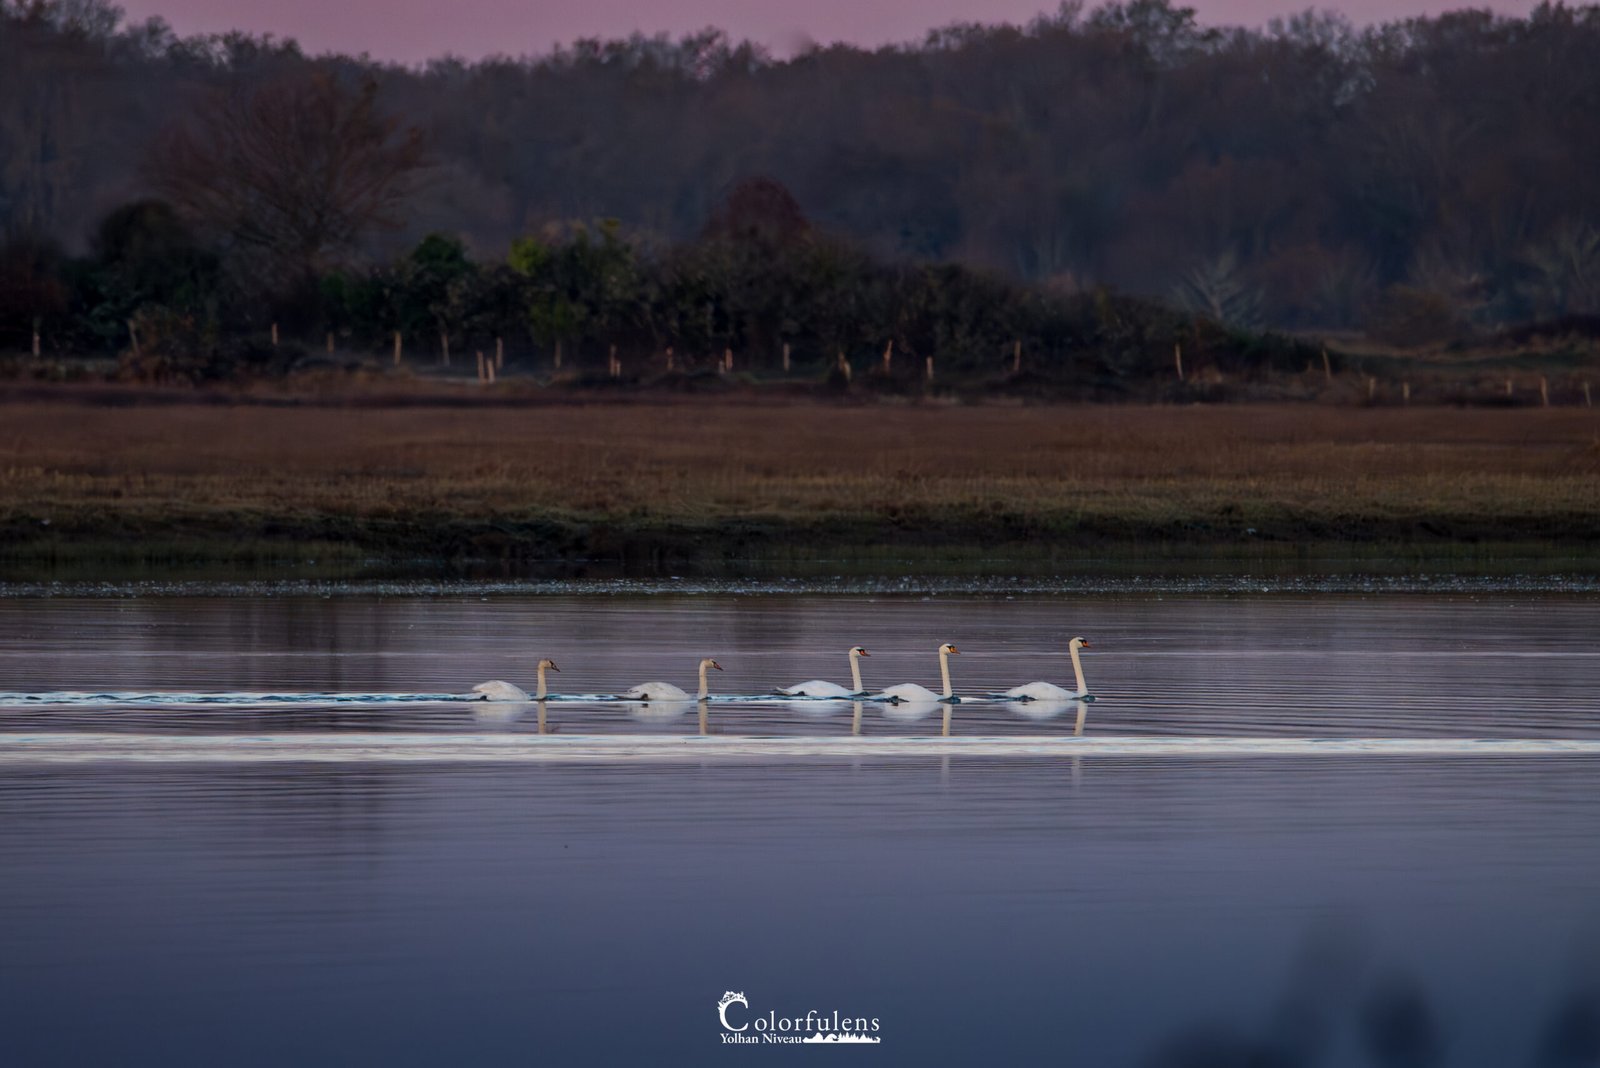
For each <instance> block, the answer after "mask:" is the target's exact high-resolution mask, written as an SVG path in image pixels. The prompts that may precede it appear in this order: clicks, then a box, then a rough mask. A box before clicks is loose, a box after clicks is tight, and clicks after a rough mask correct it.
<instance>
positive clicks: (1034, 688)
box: [1000, 638, 1089, 701]
mask: <svg viewBox="0 0 1600 1068" xmlns="http://www.w3.org/2000/svg"><path fill="white" fill-rule="evenodd" d="M1087 648H1089V642H1088V641H1087V640H1086V639H1084V638H1074V639H1072V640H1071V641H1070V642H1068V643H1067V651H1068V652H1070V653H1071V654H1072V673H1073V674H1074V675H1076V676H1077V677H1078V691H1077V692H1076V693H1074V692H1072V691H1071V690H1063V689H1062V688H1061V687H1059V686H1057V685H1056V684H1055V683H1053V682H1030V683H1028V684H1027V685H1026V686H1016V687H1013V688H1012V689H1009V690H1007V691H1006V692H1005V693H1003V694H1001V695H1000V696H1001V697H1009V698H1011V699H1012V700H1013V701H1076V700H1078V699H1079V698H1080V697H1087V696H1088V694H1089V687H1088V686H1087V685H1086V684H1085V683H1084V681H1083V661H1081V660H1079V659H1078V650H1079V649H1087Z"/></svg>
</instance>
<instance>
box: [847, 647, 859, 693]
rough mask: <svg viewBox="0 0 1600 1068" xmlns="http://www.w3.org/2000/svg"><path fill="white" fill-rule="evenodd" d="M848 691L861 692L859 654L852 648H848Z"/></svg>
mask: <svg viewBox="0 0 1600 1068" xmlns="http://www.w3.org/2000/svg"><path fill="white" fill-rule="evenodd" d="M850 682H851V687H850V692H851V693H860V692H861V654H859V653H857V652H856V651H855V650H854V649H852V650H850Z"/></svg>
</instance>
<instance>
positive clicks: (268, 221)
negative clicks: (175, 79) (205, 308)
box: [148, 72, 428, 285]
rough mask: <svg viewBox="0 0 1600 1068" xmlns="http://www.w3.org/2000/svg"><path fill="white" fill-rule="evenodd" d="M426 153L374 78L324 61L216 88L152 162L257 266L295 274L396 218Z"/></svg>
mask: <svg viewBox="0 0 1600 1068" xmlns="http://www.w3.org/2000/svg"><path fill="white" fill-rule="evenodd" d="M427 164H428V154H427V150H426V148H425V147H424V144H423V138H422V134H421V131H419V130H418V129H416V128H415V127H408V128H402V127H401V125H400V123H399V122H398V121H397V120H396V119H394V118H392V117H389V116H387V115H384V114H383V113H382V112H381V111H380V110H379V108H378V104H377V86H376V85H375V84H374V83H373V82H371V81H368V82H366V83H364V84H362V85H361V86H360V87H359V88H357V89H354V90H351V89H349V88H347V87H346V86H344V85H343V84H341V83H340V82H339V81H338V80H337V79H336V78H334V77H332V76H330V75H328V74H326V73H322V72H316V73H312V74H309V75H306V74H300V75H294V76H289V77H285V78H281V79H279V80H276V81H272V82H269V83H267V84H265V85H262V86H260V87H258V88H255V89H254V90H249V91H246V90H234V91H229V92H224V93H221V94H219V95H217V96H215V97H213V98H211V99H210V100H208V101H207V102H206V103H205V104H204V105H202V106H201V107H200V108H199V110H198V111H197V113H196V115H195V116H194V118H193V119H192V120H191V121H190V122H188V123H185V124H183V125H180V126H178V127H176V128H175V129H173V130H171V131H170V132H169V133H168V134H167V135H166V136H165V137H164V138H162V139H161V140H160V141H159V142H158V146H157V148H156V150H155V152H154V153H153V155H152V156H151V157H150V160H149V163H148V172H149V175H150V178H151V180H152V181H153V182H154V184H155V185H156V187H157V189H158V190H159V191H160V192H161V194H162V195H163V196H165V197H166V198H167V199H168V200H169V201H171V203H172V204H173V205H174V206H175V207H176V208H177V209H178V210H179V211H180V212H182V213H184V214H185V215H187V216H189V217H190V218H191V219H193V220H194V221H195V222H196V223H198V224H199V225H200V226H202V227H203V228H205V229H207V230H209V231H211V232H213V233H215V234H216V235H218V236H220V237H221V238H223V240H224V241H225V242H226V243H227V244H228V245H229V246H231V249H230V250H231V251H233V252H235V253H236V254H238V255H240V256H241V257H242V258H243V259H245V260H246V261H247V262H248V263H249V264H250V266H251V268H252V269H255V270H261V271H264V272H265V273H266V275H267V276H268V277H269V278H270V279H271V281H272V282H274V283H276V284H279V285H292V284H294V283H296V282H298V281H300V280H301V279H304V278H305V277H307V276H309V275H311V274H313V273H315V272H318V271H322V270H325V269H327V268H328V267H330V266H333V265H335V264H336V263H337V261H338V260H339V259H340V258H341V257H343V256H344V255H345V254H346V253H348V252H349V251H350V250H352V249H354V248H355V247H356V246H357V245H358V244H359V242H360V240H361V238H362V237H363V236H364V235H365V234H367V233H368V232H369V231H371V230H374V229H381V228H393V227H396V226H398V225H400V222H401V216H400V209H401V208H402V206H403V205H404V203H405V201H406V199H407V198H408V197H409V196H410V194H411V193H412V191H413V190H414V188H415V186H416V180H417V178H418V176H419V174H420V172H421V171H422V170H423V168H424V167H426V166H427Z"/></svg>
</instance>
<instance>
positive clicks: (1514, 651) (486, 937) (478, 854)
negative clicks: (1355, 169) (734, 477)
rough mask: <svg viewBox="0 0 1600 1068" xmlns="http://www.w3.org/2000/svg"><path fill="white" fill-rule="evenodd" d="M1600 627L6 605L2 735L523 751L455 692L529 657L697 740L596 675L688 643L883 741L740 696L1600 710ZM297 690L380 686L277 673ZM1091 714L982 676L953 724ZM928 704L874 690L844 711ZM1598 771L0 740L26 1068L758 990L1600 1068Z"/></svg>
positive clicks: (586, 1021)
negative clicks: (398, 751)
mask: <svg viewBox="0 0 1600 1068" xmlns="http://www.w3.org/2000/svg"><path fill="white" fill-rule="evenodd" d="M1597 634H1600V598H1596V597H1595V596H1593V595H1592V594H1580V595H1563V594H1552V593H1537V592H1533V593H1525V592H1509V591H1502V592H1492V591H1491V592H1479V593H1475V594H1466V593H1463V594H1457V595H1450V596H1433V595H1421V594H1414V593H1412V594H1379V593H1374V594H1368V595H1361V596H1354V595H1331V594H1305V595H1284V594H1278V595H1268V596H1262V595H1250V594H1232V595H1228V596H1218V595H1204V594H1184V593H1169V594H1165V595H1160V596H1154V595H1137V594H1133V593H1127V594H1084V593H1081V592H1080V593H1073V594H1071V595H1051V594H1047V593H1027V594H1013V595H1006V594H1001V593H985V594H981V595H972V594H966V595H963V594H959V593H954V594H939V595H936V596H928V595H921V594H911V595H890V594H882V595H871V596H868V595H848V594H838V595H829V596H810V595H799V594H783V595H777V594H755V593H752V594H741V593H716V594H703V595H699V596H674V595H671V594H655V595H648V596H645V595H632V594H628V595H615V594H608V593H604V592H597V591H589V592H585V593H583V594H581V595H578V594H574V595H562V594H560V593H552V594H540V595H526V594H525V595H519V594H515V593H497V594H493V595H482V594H479V593H477V592H457V593H452V592H450V591H448V590H446V591H443V592H436V593H432V594H429V595H400V594H394V595H388V596H370V595H361V594H357V593H343V594H340V595H337V596H326V597H324V596H294V595H285V596H272V595H263V594H259V593H240V592H234V593H231V594H230V595H227V596H210V597H207V596H184V597H163V596H156V595H144V596H138V597H125V598H118V597H110V598H107V597H74V596H58V597H14V598H0V691H3V694H0V738H3V736H5V735H11V736H13V737H20V736H24V735H29V736H32V735H41V734H52V735H59V734H74V733H81V734H84V735H86V736H87V735H90V734H94V735H106V734H117V735H130V736H132V735H140V736H151V735H156V736H168V735H172V736H176V735H183V736H185V737H186V738H188V739H190V740H191V741H192V740H194V739H196V738H202V737H211V738H224V739H225V738H236V739H240V740H245V741H248V737H246V736H254V735H262V734H271V735H274V736H278V735H296V734H301V733H325V732H337V733H340V734H343V735H370V736H372V737H373V739H374V741H375V742H381V736H383V735H386V734H387V735H391V736H399V735H401V734H405V735H411V736H417V735H422V736H432V737H438V738H441V739H444V738H447V737H449V736H456V735H468V734H479V735H482V734H501V733H522V734H536V733H537V731H538V719H537V716H536V715H535V714H534V713H533V712H532V710H531V709H527V708H521V707H517V706H512V707H509V708H507V707H504V706H499V707H491V706H486V705H484V704H482V703H469V702H465V701H460V700H448V699H445V698H446V697H447V696H448V695H453V694H459V693H462V692H464V691H466V690H468V689H469V688H470V687H471V686H472V685H473V684H474V683H477V682H480V681H483V680H485V679H491V678H500V679H506V680H509V681H513V682H516V683H519V684H521V685H523V686H525V687H526V688H528V689H529V690H531V689H532V688H533V686H534V671H533V664H534V662H535V661H536V660H537V659H538V658H539V657H541V656H549V657H552V658H553V659H555V660H556V661H557V662H558V663H559V664H560V665H561V673H560V674H554V675H551V676H550V681H551V683H552V689H554V690H556V691H557V692H558V693H561V694H566V695H580V696H579V697H577V698H576V699H572V700H557V701H553V702H551V703H550V704H549V706H548V708H547V712H546V716H547V726H548V727H549V728H552V729H554V730H555V731H556V732H557V735H558V737H570V736H573V735H580V734H607V735H623V734H633V735H644V734H663V733H673V734H686V735H687V734H694V733H696V732H697V730H698V724H697V716H696V714H695V711H694V710H693V709H692V708H691V709H689V710H687V711H685V710H682V709H676V710H675V709H670V708H669V709H666V710H664V711H663V714H661V715H657V716H648V715H645V716H643V717H642V716H641V711H640V710H639V709H638V708H636V707H631V706H627V705H624V704H621V703H618V702H612V701H605V700H599V699H596V698H595V697H594V696H593V695H603V694H609V693H613V692H616V691H617V690H620V689H623V688H626V687H627V686H629V685H632V684H634V683H637V682H642V681H646V680H651V679H663V680H666V681H669V682H673V683H675V684H677V685H679V686H681V687H683V688H684V689H685V690H689V691H693V689H694V686H695V678H694V670H695V664H696V663H697V662H698V660H699V658H700V657H702V656H714V657H716V658H717V659H718V660H719V662H720V663H721V664H722V665H723V667H724V668H725V669H726V670H725V671H724V672H722V673H716V672H713V673H712V680H711V681H712V685H713V690H714V693H715V694H717V695H718V696H719V697H720V698H722V699H720V700H717V701H715V702H713V703H712V704H711V705H710V706H709V707H710V712H709V717H710V721H711V724H712V729H713V730H715V731H717V732H719V733H721V734H723V735H731V736H741V735H749V736H760V737H765V736H796V737H798V736H819V737H820V736H830V737H835V736H849V735H850V733H851V731H852V729H853V709H852V706H851V703H850V702H837V703H836V702H816V703H810V704H804V705H795V704H784V703H780V702H775V701H771V700H765V699H762V700H757V699H754V698H756V697H757V696H758V695H762V694H765V693H767V691H769V690H770V689H771V688H772V687H774V686H776V685H782V684H789V683H794V682H798V681H801V680H803V679H808V678H824V679H832V680H835V681H839V682H848V680H849V673H848V666H847V663H846V660H845V655H844V654H845V650H846V649H847V648H848V647H849V646H850V645H853V644H861V645H865V646H867V647H868V648H869V649H870V650H871V657H870V658H869V659H867V660H865V661H864V662H863V668H864V672H865V675H866V683H867V685H868V686H869V687H873V686H882V685H889V684H892V683H899V682H920V683H922V684H923V685H926V686H929V687H931V688H934V689H937V688H938V681H939V675H938V662H937V658H936V656H935V653H934V650H935V649H936V647H937V646H938V645H939V643H941V642H945V641H951V642H955V643H956V644H957V645H958V647H959V648H960V649H961V654H960V655H959V656H957V657H954V658H952V664H951V666H952V672H953V675H954V679H955V685H956V689H957V691H958V692H961V693H965V694H968V695H974V694H981V693H983V692H985V691H988V690H992V689H1000V688H1003V687H1006V686H1011V685H1016V684H1018V683H1021V682H1027V681H1032V680H1034V679H1041V678H1042V679H1047V680H1050V681H1054V682H1057V683H1060V684H1062V685H1065V686H1067V687H1068V688H1071V685H1072V673H1071V667H1070V663H1069V661H1068V660H1067V657H1066V655H1065V643H1066V640H1067V639H1068V638H1070V637H1072V636H1073V635H1083V636H1085V637H1087V638H1089V639H1090V640H1091V642H1092V644H1093V648H1092V649H1091V650H1089V651H1087V652H1086V653H1085V654H1084V666H1085V670H1086V673H1087V676H1088V682H1089V688H1090V690H1091V691H1092V692H1093V693H1094V694H1095V695H1096V698H1097V700H1096V701H1094V702H1093V703H1091V704H1089V705H1088V707H1087V726H1086V732H1087V735H1088V736H1089V737H1091V738H1094V737H1104V736H1124V735H1126V736H1140V737H1172V738H1182V737H1188V736H1197V735H1207V736H1216V735H1225V736H1243V737H1251V738H1261V739H1271V738H1372V737H1389V738H1392V737H1407V738H1439V739H1446V738H1463V737H1470V738H1531V739H1560V738H1574V739H1600V645H1597V643H1596V641H1595V636H1596V635H1597ZM68 693H73V694H79V695H89V696H77V697H66V696H63V695H65V694H68ZM313 694H321V695H333V694H365V695H370V696H369V697H368V698H367V699H364V700H337V699H335V698H334V697H332V696H323V697H309V696H304V697H301V698H300V699H296V700H282V698H286V697H294V696H295V695H313ZM40 695H55V696H54V697H51V698H48V699H44V700H41V699H40ZM93 695H101V696H93ZM217 695H222V696H221V698H220V700H219V699H218V697H217ZM246 695H257V696H254V697H250V696H246ZM260 695H275V698H269V697H266V696H260ZM378 695H388V696H387V697H380V696H378ZM429 695H433V696H434V698H435V699H429ZM581 695H588V696H581ZM740 698H751V699H740ZM1075 716H1076V711H1075V710H1073V709H1070V708H1069V709H1061V710H1044V711H1043V712H1041V711H1040V710H1038V709H1029V708H1027V707H1025V706H1024V707H1016V706H1010V705H1007V704H1005V703H1000V702H970V701H969V702H965V703H963V704H960V705H958V706H956V708H955V710H954V712H953V716H952V733H953V734H954V735H956V736H958V737H959V736H983V735H1005V736H1027V737H1037V738H1040V739H1045V738H1049V737H1051V736H1055V735H1068V734H1071V733H1072V730H1073V726H1074V719H1075ZM941 720H942V710H939V711H936V712H933V713H932V714H927V713H926V712H920V711H918V710H916V709H909V710H907V709H893V708H886V707H883V706H868V707H867V708H866V709H865V711H864V713H863V716H862V721H861V728H860V729H861V733H862V735H863V736H867V737H886V736H895V735H912V736H929V737H932V736H936V735H938V734H939V732H940V730H941V726H942V724H941ZM530 741H531V742H532V743H534V744H538V743H539V742H540V740H539V739H537V738H532V739H530ZM1597 776H1600V760H1597V759H1594V758H1592V757H1585V756H1571V755H1526V756H1500V757H1490V758H1483V757H1459V756H1457V757H1442V758H1440V757H1430V758H1411V757H1396V756H1385V757H1381V758H1352V757H1347V756H1333V755H1322V756H1281V755H1274V756H1266V755H1263V756H1257V757H1250V758H1245V759H1239V758H1220V757H1185V756H1183V755H1181V753H1180V754H1177V755H1165V756H1158V757H1150V758H1138V757H1109V756H1108V757H1096V756H1094V755H1087V756H1078V757H1072V756H1066V755H1062V756H1059V757H1052V758H1032V759H984V758H976V757H963V756H939V755H930V756H927V757H907V758H898V759H887V758H885V759H879V758H874V757H872V756H870V755H854V756H843V757H838V758H826V759H820V758H819V759H796V760H781V761H779V760H771V759H759V758H749V757H733V758H705V759H699V758H695V759H677V760H673V761H670V762H662V761H628V760H616V761H595V762H579V763H560V764H555V763H551V764H541V763H519V764H501V763H459V762H458V763H444V762H439V763H429V762H422V763H400V762H397V761H394V760H391V759H386V758H385V757H384V751H383V749H382V746H381V745H377V744H375V745H374V747H373V748H372V749H371V750H364V751H363V752H362V753H360V754H354V755H351V756H350V757H348V758H341V759H336V760H325V761H318V762H312V761H291V762H286V763H274V764H261V763H250V762H244V761H236V760H230V759H227V758H226V757H223V758H216V757H214V756H213V757H211V758H208V759H205V760H193V761H183V762H177V763H164V764H159V765H152V764H133V763H124V762H119V761H107V760H100V759H85V760H83V761H81V762H77V763H71V764H62V765H45V764H38V763H29V762H27V761H22V760H15V759H7V757H6V756H5V750H4V742H3V741H0V1064H3V1065H12V1064H19V1065H57V1064H60V1065H67V1064H71V1065H81V1064H91V1063H106V1064H110V1063H115V1064H163V1065H173V1064H184V1065H188V1064H195V1065H202V1064H203V1065H217V1064H229V1065H235V1064H242V1065H275V1066H276V1065H283V1064H291V1063H292V1064H340V1065H344V1064H353V1063H363V1064H365V1063H371V1064H384V1065H396V1064H400V1065H411V1064H416V1065H434V1064H441V1063H449V1064H457V1063H491V1064H499V1063H521V1062H530V1061H534V1060H542V1061H552V1062H554V1063H617V1062H619V1061H620V1062H633V1061H667V1062H675V1061H699V1060H702V1059H706V1058H709V1057H719V1058H725V1059H729V1060H737V1059H744V1060H747V1061H752V1062H753V1061H758V1060H761V1061H764V1060H768V1059H771V1058H774V1057H786V1056H794V1055H795V1054H793V1053H782V1052H774V1051H772V1050H770V1049H768V1050H762V1049H760V1048H735V1047H733V1046H730V1045H727V1044H724V1042H723V1036H724V1035H725V1034H726V1033H727V1032H725V1031H724V1029H723V1027H722V1025H721V1023H720V1022H719V1019H718V1013H717V1002H718V999H719V997H720V996H721V995H722V994H723V993H724V992H725V991H738V992H740V993H743V994H744V995H745V996H746V1000H747V1001H748V1002H749V1005H748V1012H746V1011H745V1008H744V1007H741V1006H739V1005H735V1006H733V1007H732V1008H731V1010H730V1021H731V1022H732V1023H734V1024H735V1025H737V1024H738V1023H740V1022H746V1021H755V1020H757V1019H758V1018H762V1017H766V1018H771V1017H774V1016H777V1017H803V1016H804V1015H805V1013H806V1012H807V1011H808V1010H816V1011H817V1012H818V1013H820V1014H822V1015H824V1016H829V1017H831V1014H832V1013H834V1012H835V1011H838V1012H839V1013H840V1015H841V1016H850V1017H856V1016H863V1017H869V1018H877V1020H878V1021H879V1023H880V1028H881V1029H880V1031H879V1032H878V1034H879V1036H880V1037H881V1038H882V1042H881V1044H879V1045H877V1046H874V1047H872V1048H870V1049H868V1050H862V1051H859V1052H857V1053H853V1054H836V1055H835V1056H848V1057H861V1058H864V1059H870V1060H873V1061H875V1062H879V1063H895V1064H925V1063H935V1062H955V1063H965V1062H985V1063H988V1062H994V1063H1006V1062H1014V1061H1028V1062H1032V1061H1038V1060H1045V1059H1048V1060H1050V1061H1052V1062H1054V1063H1064V1064H1069V1065H1084V1066H1091V1068H1092V1066H1102V1065H1105V1066H1119V1065H1173V1066H1176V1065H1185V1066H1189V1065H1193V1066H1198V1065H1202V1064H1205V1065H1211V1064H1217V1065H1231V1064H1246V1063H1252V1064H1281V1065H1301V1064H1303V1065H1312V1064H1317V1065H1365V1064H1374V1065H1395V1066H1400V1065H1417V1066H1422V1065H1435V1064H1449V1065H1467V1066H1475V1065H1484V1066H1490V1065H1493V1066H1497V1068H1499V1066H1507V1065H1552V1066H1554V1065H1578V1064H1594V1063H1600V788H1597V787H1600V781H1597ZM744 1033H745V1034H754V1033H755V1028H754V1027H753V1026H752V1028H751V1029H750V1030H748V1031H746V1032H744ZM1251 1056H1255V1057H1256V1058H1257V1059H1256V1060H1250V1059H1249V1057H1251ZM1274 1057H1275V1058H1276V1059H1270V1058H1274ZM1585 1058H1587V1059H1585Z"/></svg>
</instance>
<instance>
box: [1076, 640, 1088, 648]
mask: <svg viewBox="0 0 1600 1068" xmlns="http://www.w3.org/2000/svg"><path fill="white" fill-rule="evenodd" d="M1078 645H1079V647H1080V648H1083V649H1087V648H1089V639H1088V638H1082V639H1080V640H1079V641H1078Z"/></svg>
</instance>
